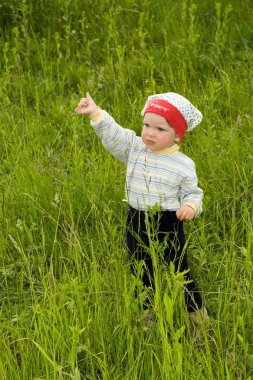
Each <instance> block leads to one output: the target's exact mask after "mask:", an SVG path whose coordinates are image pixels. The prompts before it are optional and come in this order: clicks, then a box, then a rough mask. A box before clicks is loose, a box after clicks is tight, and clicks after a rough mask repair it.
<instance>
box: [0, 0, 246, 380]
mask: <svg viewBox="0 0 253 380" xmlns="http://www.w3.org/2000/svg"><path fill="white" fill-rule="evenodd" d="M252 25H253V6H252V1H251V0H241V1H237V0H231V1H226V0H220V1H215V0H209V1H207V2H206V1H201V0H195V1H191V0H178V1H174V0H166V1H160V0H153V1H151V0H142V1H140V0H125V1H122V0H118V1H108V0H100V1H98V0H83V1H81V0H61V1H59V0H38V1H32V0H26V1H25V0H23V1H20V0H19V1H18V0H8V1H7V0H2V1H1V4H0V33H1V34H0V51H1V54H0V67H1V76H0V83H1V85H0V102H1V108H0V154H1V160H0V201H1V208H0V223H1V226H0V379H1V380H18V379H20V380H30V379H33V380H35V379H36V380H39V379H40V380H46V379H48V380H53V379H55V380H63V379H64V380H65V379H75V380H80V379H85V380H102V379H103V380H149V379H150V380H151V379H152V380H153V379H154V380H174V379H175V380H179V379H189V380H202V379H207V380H219V379H229V380H230V379H231V380H232V379H242V380H250V379H253V316H252V310H253V281H252V279H253V261H252V258H253V256H252V254H253V252H252V240H253V227H252V223H253V218H252V216H253V214H252V199H253V196H252V194H253V191H252V190H253V176H252V167H253V151H252V143H253V135H252V124H253V120H252V105H253V96H252V95H253V58H252V57H253V55H252V54H253V51H252V49H253V28H252ZM87 90H88V91H89V92H90V93H91V95H92V96H93V98H94V99H95V101H96V102H97V103H98V104H100V106H101V108H104V109H106V110H107V111H109V112H111V113H112V115H113V116H114V118H115V119H116V120H117V121H118V122H119V123H120V124H121V125H123V126H124V127H127V128H132V129H135V130H136V131H137V132H140V129H141V123H142V120H141V116H140V112H141V110H142V107H143V104H144V102H145V100H146V98H147V96H148V95H151V94H154V93H160V92H168V91H174V92H178V93H180V94H182V95H184V96H186V97H187V98H189V99H190V100H191V101H192V102H193V104H195V105H196V106H197V107H198V108H199V109H200V110H201V111H202V112H203V115H204V118H203V122H202V123H201V124H200V126H198V127H197V128H196V129H195V130H194V131H193V132H192V133H190V134H187V136H186V138H185V139H184V141H183V142H182V143H181V150H182V152H185V153H186V154H188V155H189V156H190V157H192V158H193V159H194V161H195V163H196V167H197V172H198V176H199V185H200V187H201V188H203V190H204V194H205V198H204V212H203V214H202V216H201V217H200V218H198V219H196V220H195V221H194V222H191V223H188V224H187V225H186V231H187V237H188V251H189V256H190V264H191V268H192V271H193V273H194V275H195V277H196V278H197V279H198V283H199V285H200V287H201V289H202V290H203V297H204V300H205V304H206V306H207V307H208V309H209V313H210V317H211V324H210V327H209V329H208V330H206V329H203V331H201V335H200V338H201V339H200V343H199V344H198V345H196V344H195V342H194V334H195V333H196V332H195V330H194V326H193V325H192V323H191V321H190V320H189V316H188V314H187V312H186V310H185V307H184V305H183V302H181V301H182V290H181V284H182V279H181V276H180V275H175V274H173V272H172V271H171V272H169V271H168V272H167V273H166V272H165V271H164V268H160V269H158V272H157V274H156V276H157V283H158V287H157V290H156V293H155V297H154V310H155V320H156V324H155V325H154V326H153V328H152V329H151V330H148V329H147V328H145V325H143V324H142V323H140V322H138V319H139V317H140V316H141V315H142V313H143V310H142V299H143V296H144V295H143V293H142V289H141V286H140V284H139V282H138V280H136V279H134V278H133V277H132V276H131V275H130V270H129V264H128V261H127V252H126V247H125V217H126V211H127V205H126V204H125V203H124V202H122V199H123V198H124V175H125V167H124V166H123V165H122V164H121V163H119V162H117V161H115V160H114V159H113V158H112V157H111V156H110V155H109V154H108V153H107V152H106V151H105V150H104V149H103V147H102V144H101V142H100V141H99V140H98V138H97V137H96V136H95V134H94V132H93V131H92V130H91V128H90V126H89V121H88V119H87V118H83V117H80V116H77V115H76V114H75V112H74V109H75V107H76V105H77V103H78V101H79V99H80V97H82V96H83V95H84V94H85V92H86V91H87ZM136 286H137V287H138V289H139V293H138V295H137V298H136V297H135V287H136Z"/></svg>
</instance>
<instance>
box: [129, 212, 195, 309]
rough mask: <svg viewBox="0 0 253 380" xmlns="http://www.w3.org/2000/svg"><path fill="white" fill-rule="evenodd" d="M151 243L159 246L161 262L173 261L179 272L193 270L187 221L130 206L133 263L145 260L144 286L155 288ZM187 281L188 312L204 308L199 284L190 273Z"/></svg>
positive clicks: (130, 236) (169, 213) (168, 213)
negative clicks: (186, 244)
mask: <svg viewBox="0 0 253 380" xmlns="http://www.w3.org/2000/svg"><path fill="white" fill-rule="evenodd" d="M151 213H152V216H151ZM150 241H153V242H155V241H157V242H158V243H159V244H158V246H159V248H158V251H159V252H158V255H159V256H160V257H159V260H162V261H163V262H165V263H166V264H169V263H170V262H173V263H174V266H175V271H176V272H183V271H185V270H188V269H189V268H188V259H187V253H186V251H185V249H184V246H185V236H184V229H183V222H180V221H179V220H178V219H177V217H176V212H175V211H158V212H155V213H153V212H149V214H147V213H145V212H144V211H139V210H136V209H134V208H132V207H131V206H130V208H129V212H128V216H127V246H128V250H129V255H130V260H131V261H132V263H133V264H134V262H135V261H141V260H144V262H145V268H146V269H144V272H143V276H142V282H143V285H144V286H147V287H149V286H151V287H154V265H153V261H152V258H151V255H150V253H149V248H150ZM160 247H162V250H161V249H160ZM160 251H161V252H160ZM132 268H133V266H132ZM185 280H187V283H186V284H185V285H184V287H185V301H186V306H187V309H188V311H189V312H191V311H194V310H196V309H200V308H201V307H202V299H201V295H200V292H199V289H198V286H197V283H196V281H195V279H194V278H193V277H192V276H191V274H190V273H189V271H188V272H187V273H186V274H185ZM188 281H190V282H188Z"/></svg>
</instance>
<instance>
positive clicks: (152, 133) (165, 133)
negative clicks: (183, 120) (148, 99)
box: [141, 112, 180, 152]
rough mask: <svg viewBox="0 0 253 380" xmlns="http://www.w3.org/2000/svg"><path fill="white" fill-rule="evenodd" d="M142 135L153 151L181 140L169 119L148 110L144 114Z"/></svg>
mask: <svg viewBox="0 0 253 380" xmlns="http://www.w3.org/2000/svg"><path fill="white" fill-rule="evenodd" d="M141 137H142V141H143V142H144V144H146V146H147V148H148V149H149V150H151V151H152V152H158V151H159V150H162V149H166V148H168V147H170V146H172V145H173V144H174V143H175V142H178V141H179V140H180V139H179V137H178V136H177V134H176V132H175V130H174V129H173V128H172V127H171V126H170V125H169V123H168V121H167V120H166V119H165V118H164V117H163V116H161V115H157V114H156V113H153V112H147V113H146V114H145V115H144V118H143V129H142V133H141Z"/></svg>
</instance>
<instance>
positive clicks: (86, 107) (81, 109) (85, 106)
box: [75, 92, 98, 116]
mask: <svg viewBox="0 0 253 380" xmlns="http://www.w3.org/2000/svg"><path fill="white" fill-rule="evenodd" d="M97 109H98V106H97V105H96V103H95V102H94V100H93V99H92V97H91V96H90V94H89V93H88V92H87V94H86V97H85V98H82V99H81V100H80V102H79V104H78V106H77V107H76V109H75V111H76V113H79V114H80V115H88V116H91V115H92V114H94V113H95V112H96V111H97Z"/></svg>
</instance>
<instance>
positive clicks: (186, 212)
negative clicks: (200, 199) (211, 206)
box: [176, 205, 195, 221]
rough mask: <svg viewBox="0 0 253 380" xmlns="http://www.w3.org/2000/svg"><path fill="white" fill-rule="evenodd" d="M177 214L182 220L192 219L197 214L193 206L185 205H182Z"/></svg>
mask: <svg viewBox="0 0 253 380" xmlns="http://www.w3.org/2000/svg"><path fill="white" fill-rule="evenodd" d="M176 216H177V218H178V219H179V220H180V221H183V220H186V221H190V220H192V219H193V218H194V216H195V211H194V210H193V208H192V207H191V206H188V205H185V206H182V207H180V209H179V210H177V212H176Z"/></svg>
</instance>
